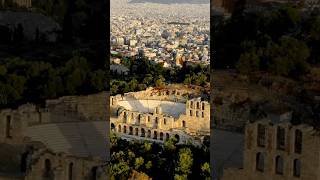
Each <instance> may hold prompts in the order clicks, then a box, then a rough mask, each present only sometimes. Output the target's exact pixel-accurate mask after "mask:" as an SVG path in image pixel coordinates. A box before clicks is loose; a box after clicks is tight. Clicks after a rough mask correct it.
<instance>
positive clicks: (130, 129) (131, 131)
mask: <svg viewBox="0 0 320 180" xmlns="http://www.w3.org/2000/svg"><path fill="white" fill-rule="evenodd" d="M129 135H133V127H132V126H130V127H129Z"/></svg>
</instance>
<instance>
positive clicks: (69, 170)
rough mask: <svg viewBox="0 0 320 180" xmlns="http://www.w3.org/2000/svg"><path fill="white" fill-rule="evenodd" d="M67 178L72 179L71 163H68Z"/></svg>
mask: <svg viewBox="0 0 320 180" xmlns="http://www.w3.org/2000/svg"><path fill="white" fill-rule="evenodd" d="M68 179H69V180H72V179H73V163H70V164H69V169H68Z"/></svg>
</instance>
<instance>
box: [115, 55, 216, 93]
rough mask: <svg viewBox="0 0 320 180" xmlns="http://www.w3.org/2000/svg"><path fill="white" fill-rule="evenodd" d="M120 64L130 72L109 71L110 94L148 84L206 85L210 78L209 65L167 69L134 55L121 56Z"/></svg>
mask: <svg viewBox="0 0 320 180" xmlns="http://www.w3.org/2000/svg"><path fill="white" fill-rule="evenodd" d="M121 64H122V65H124V66H126V67H127V68H128V69H129V70H130V72H129V74H128V75H119V74H117V73H115V72H111V81H110V83H111V84H110V88H111V89H110V90H111V94H112V95H114V94H123V93H126V92H131V91H139V90H144V89H146V88H147V87H150V86H154V87H158V88H162V87H164V86H165V84H167V83H184V84H186V85H199V86H206V85H207V84H208V83H209V79H210V74H209V66H204V65H201V64H199V65H197V66H187V67H184V68H173V69H168V68H164V67H163V66H162V65H161V64H152V63H151V62H150V61H149V60H147V59H143V58H142V59H141V58H135V57H132V58H123V59H122V61H121Z"/></svg>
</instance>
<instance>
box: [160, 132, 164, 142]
mask: <svg viewBox="0 0 320 180" xmlns="http://www.w3.org/2000/svg"><path fill="white" fill-rule="evenodd" d="M160 140H161V141H162V140H163V132H160Z"/></svg>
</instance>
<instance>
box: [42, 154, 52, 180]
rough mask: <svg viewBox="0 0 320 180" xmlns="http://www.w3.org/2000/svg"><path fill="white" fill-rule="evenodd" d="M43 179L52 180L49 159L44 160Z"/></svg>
mask: <svg viewBox="0 0 320 180" xmlns="http://www.w3.org/2000/svg"><path fill="white" fill-rule="evenodd" d="M43 177H44V178H48V179H52V178H53V174H52V164H51V161H50V159H45V161H44V172H43Z"/></svg>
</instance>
